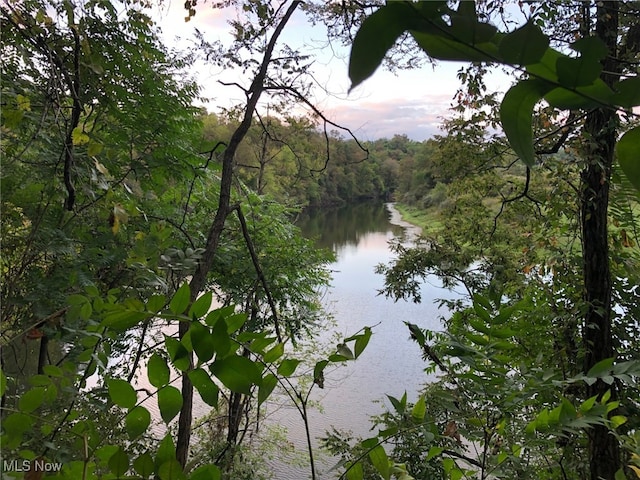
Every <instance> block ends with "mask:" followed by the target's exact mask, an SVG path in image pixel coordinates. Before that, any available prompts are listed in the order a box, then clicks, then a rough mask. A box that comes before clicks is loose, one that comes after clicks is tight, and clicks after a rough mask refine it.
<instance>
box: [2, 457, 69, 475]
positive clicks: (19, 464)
mask: <svg viewBox="0 0 640 480" xmlns="http://www.w3.org/2000/svg"><path fill="white" fill-rule="evenodd" d="M60 470H62V463H59V462H47V461H46V460H44V459H42V458H36V459H35V460H33V461H31V460H3V461H2V471H4V472H29V471H31V472H59V471H60Z"/></svg>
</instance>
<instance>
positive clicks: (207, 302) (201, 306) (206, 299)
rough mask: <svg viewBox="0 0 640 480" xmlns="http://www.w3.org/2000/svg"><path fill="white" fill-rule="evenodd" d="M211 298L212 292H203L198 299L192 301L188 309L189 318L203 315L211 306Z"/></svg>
mask: <svg viewBox="0 0 640 480" xmlns="http://www.w3.org/2000/svg"><path fill="white" fill-rule="evenodd" d="M212 300H213V293H212V292H205V293H203V294H202V295H201V296H200V297H198V299H197V300H196V301H195V302H193V305H191V308H190V309H189V316H190V317H191V318H193V317H196V318H200V317H204V316H205V315H206V314H207V312H208V311H209V309H210V308H211V302H212Z"/></svg>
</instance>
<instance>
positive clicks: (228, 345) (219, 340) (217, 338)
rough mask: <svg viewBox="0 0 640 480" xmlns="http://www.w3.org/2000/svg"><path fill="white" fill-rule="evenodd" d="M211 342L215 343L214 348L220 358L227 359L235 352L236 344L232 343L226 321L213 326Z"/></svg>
mask: <svg viewBox="0 0 640 480" xmlns="http://www.w3.org/2000/svg"><path fill="white" fill-rule="evenodd" d="M211 341H212V343H213V348H214V349H215V351H216V352H217V353H218V356H219V357H226V356H227V355H229V354H231V353H232V352H233V350H234V346H235V344H234V343H233V342H232V341H231V337H230V336H229V332H228V329H227V323H226V322H224V321H220V322H217V323H216V324H215V325H214V326H213V331H212V332H211Z"/></svg>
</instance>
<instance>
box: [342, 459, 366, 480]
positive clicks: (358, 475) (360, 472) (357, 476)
mask: <svg viewBox="0 0 640 480" xmlns="http://www.w3.org/2000/svg"><path fill="white" fill-rule="evenodd" d="M347 468H348V470H347V472H346V474H345V477H346V479H347V480H363V479H364V469H363V468H362V462H356V463H352V464H349V465H348V466H347Z"/></svg>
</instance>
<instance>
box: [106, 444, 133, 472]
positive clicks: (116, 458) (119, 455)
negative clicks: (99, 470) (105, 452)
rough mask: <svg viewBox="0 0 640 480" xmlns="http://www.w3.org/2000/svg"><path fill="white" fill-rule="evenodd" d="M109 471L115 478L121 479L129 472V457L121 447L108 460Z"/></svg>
mask: <svg viewBox="0 0 640 480" xmlns="http://www.w3.org/2000/svg"><path fill="white" fill-rule="evenodd" d="M109 470H111V472H112V473H113V474H114V475H115V476H116V478H119V477H122V476H123V475H124V474H125V473H126V472H127V470H129V455H127V452H125V451H124V450H123V449H122V447H120V448H118V450H116V451H115V453H114V454H113V455H111V458H110V459H109Z"/></svg>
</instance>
